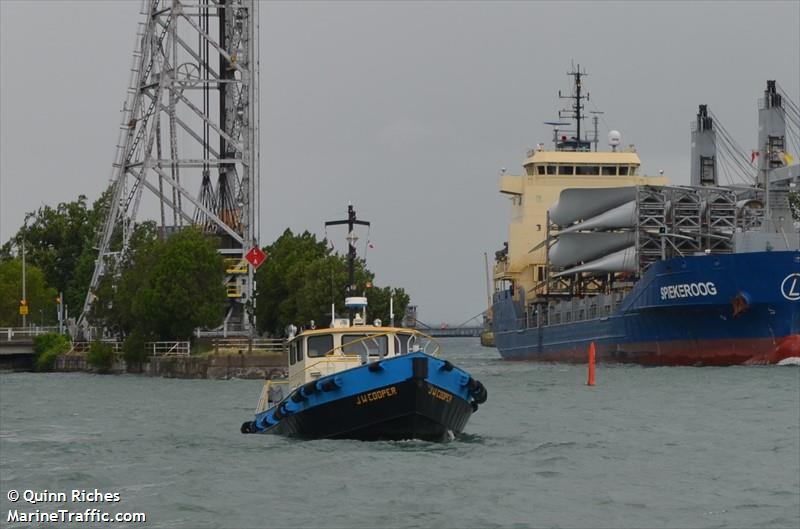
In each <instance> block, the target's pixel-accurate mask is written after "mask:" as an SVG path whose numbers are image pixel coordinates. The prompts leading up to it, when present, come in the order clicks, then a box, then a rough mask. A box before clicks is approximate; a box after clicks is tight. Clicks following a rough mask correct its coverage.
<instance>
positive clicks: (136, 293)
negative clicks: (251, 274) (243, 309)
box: [91, 229, 227, 341]
mask: <svg viewBox="0 0 800 529" xmlns="http://www.w3.org/2000/svg"><path fill="white" fill-rule="evenodd" d="M116 272H117V271H110V273H108V274H106V278H105V280H104V281H103V282H102V283H101V284H100V286H99V288H98V289H97V291H96V293H95V294H96V295H97V300H96V301H95V303H94V304H93V308H92V315H91V319H92V321H93V322H94V323H95V324H100V325H102V326H104V327H106V328H109V329H111V330H112V331H113V332H115V333H118V334H123V335H127V334H130V333H137V334H138V335H139V337H140V338H141V339H143V340H145V341H146V340H176V339H189V338H191V336H192V333H193V331H194V329H195V328H197V327H206V328H211V327H216V326H218V325H220V324H221V323H222V318H223V316H224V314H225V308H226V304H227V297H226V293H225V286H224V285H223V279H224V277H225V266H224V263H223V260H222V256H220V254H219V253H218V252H217V242H216V241H215V240H213V239H209V238H207V237H205V236H204V235H203V234H202V233H200V232H199V231H198V230H194V229H184V230H181V231H180V232H178V233H176V234H174V235H172V236H171V237H169V238H168V239H167V240H166V241H160V240H156V239H149V238H145V239H144V240H143V241H140V242H137V243H136V244H132V250H131V252H130V255H129V256H128V258H127V259H126V260H125V261H124V262H123V263H122V264H121V269H120V270H119V271H118V272H119V273H118V274H117V273H116ZM137 339H139V338H137Z"/></svg>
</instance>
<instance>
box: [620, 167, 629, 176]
mask: <svg viewBox="0 0 800 529" xmlns="http://www.w3.org/2000/svg"><path fill="white" fill-rule="evenodd" d="M619 174H620V176H628V166H627V165H622V166H620V168H619Z"/></svg>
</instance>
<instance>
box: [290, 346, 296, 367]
mask: <svg viewBox="0 0 800 529" xmlns="http://www.w3.org/2000/svg"><path fill="white" fill-rule="evenodd" d="M295 363H297V341H294V342H292V344H291V345H290V346H289V365H290V366H293V365H295Z"/></svg>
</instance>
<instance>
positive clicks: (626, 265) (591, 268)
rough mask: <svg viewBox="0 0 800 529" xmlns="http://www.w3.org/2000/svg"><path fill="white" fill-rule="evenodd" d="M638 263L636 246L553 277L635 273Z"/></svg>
mask: <svg viewBox="0 0 800 529" xmlns="http://www.w3.org/2000/svg"><path fill="white" fill-rule="evenodd" d="M637 262H638V259H637V256H636V246H629V247H628V248H625V249H624V250H619V251H617V252H614V253H612V254H609V255H606V256H605V257H601V258H600V259H596V260H594V261H590V262H588V263H585V264H582V265H581V266H575V267H573V268H569V269H567V270H564V271H563V272H559V273H557V274H555V275H554V276H553V277H561V276H566V275H572V274H578V273H580V272H602V273H614V272H635V271H636V264H637Z"/></svg>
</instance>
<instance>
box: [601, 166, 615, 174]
mask: <svg viewBox="0 0 800 529" xmlns="http://www.w3.org/2000/svg"><path fill="white" fill-rule="evenodd" d="M601 172H602V173H603V176H617V166H616V165H604V166H603V167H602V168H601Z"/></svg>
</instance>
